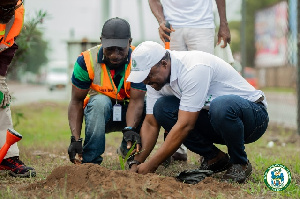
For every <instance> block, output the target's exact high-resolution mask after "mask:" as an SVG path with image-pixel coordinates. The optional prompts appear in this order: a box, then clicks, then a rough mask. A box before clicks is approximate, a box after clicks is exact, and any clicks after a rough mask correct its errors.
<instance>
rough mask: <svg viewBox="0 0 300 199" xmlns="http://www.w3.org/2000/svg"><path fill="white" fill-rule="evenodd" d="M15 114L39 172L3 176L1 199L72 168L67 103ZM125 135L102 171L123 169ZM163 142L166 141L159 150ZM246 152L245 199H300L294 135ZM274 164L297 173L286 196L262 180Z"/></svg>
mask: <svg viewBox="0 0 300 199" xmlns="http://www.w3.org/2000/svg"><path fill="white" fill-rule="evenodd" d="M12 112H13V118H14V121H15V122H17V123H18V124H17V125H16V126H15V129H16V130H17V131H18V132H19V133H21V134H22V135H23V139H22V140H21V141H20V142H19V143H18V144H19V148H20V150H21V155H20V156H21V159H22V160H23V161H24V162H25V163H26V164H27V165H31V166H34V167H35V169H36V170H37V177H36V178H32V179H17V178H12V177H10V176H7V175H6V174H3V173H2V174H1V175H0V182H1V183H0V198H25V197H22V195H19V194H18V189H19V188H21V187H23V186H24V185H26V184H27V185H28V184H31V183H34V182H39V181H40V180H44V179H46V177H47V176H48V175H49V174H50V173H51V171H52V170H53V169H54V168H56V167H58V166H62V165H68V164H70V162H69V160H68V158H67V148H68V146H69V140H70V131H69V126H68V119H67V104H64V103H53V102H43V103H35V104H30V105H28V106H20V107H13V108H12ZM121 136H122V134H121V133H119V132H113V133H109V134H107V136H106V151H105V154H104V161H103V164H102V166H104V167H106V168H109V169H112V170H119V169H120V164H119V159H118V157H117V156H116V154H115V151H116V148H117V147H118V146H119V144H120V142H121V139H122V137H121ZM162 140H163V139H162V136H161V138H160V139H159V142H158V145H157V147H159V145H160V144H161V142H162ZM270 142H273V143H274V146H273V147H269V146H268V144H269V143H270ZM157 147H156V148H157ZM219 148H220V149H222V150H223V151H226V148H225V147H224V146H219ZM246 151H247V154H248V158H249V160H250V161H251V163H252V165H253V167H254V169H253V173H252V175H251V177H250V178H249V180H248V181H247V183H245V184H241V185H238V184H236V185H234V186H237V187H239V188H240V192H241V194H240V195H241V198H243V196H245V195H246V194H251V195H252V196H253V197H254V198H300V156H299V154H300V138H299V136H298V135H297V134H296V131H295V130H288V129H283V128H280V127H269V128H268V130H267V132H266V134H265V135H264V136H263V137H262V138H261V139H260V140H258V141H257V142H255V143H253V144H248V145H246ZM198 160H199V156H198V155H196V154H194V153H192V152H189V153H188V162H187V163H172V164H171V165H170V166H169V167H168V168H166V169H165V168H163V167H159V169H158V171H157V174H160V175H163V176H174V175H176V174H177V173H178V172H180V171H182V170H185V169H193V168H197V167H199V161H198ZM275 163H280V164H284V165H285V166H286V167H287V168H289V170H290V171H291V174H292V182H291V184H290V185H289V187H288V188H287V189H286V190H284V191H281V192H274V191H271V190H269V189H268V188H267V187H266V185H265V183H264V180H263V177H264V172H265V170H266V169H267V168H268V167H269V166H271V165H272V164H275ZM215 177H216V178H218V177H220V176H218V175H216V176H215ZM219 195H220V197H219V198H226V196H224V195H222V193H219ZM57 196H59V198H65V196H66V195H65V193H63V192H61V193H57ZM54 198H55V197H54ZM208 198H209V196H208Z"/></svg>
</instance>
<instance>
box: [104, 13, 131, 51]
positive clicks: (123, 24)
mask: <svg viewBox="0 0 300 199" xmlns="http://www.w3.org/2000/svg"><path fill="white" fill-rule="evenodd" d="M130 38H131V32H130V25H129V23H128V22H127V21H126V20H124V19H121V18H118V17H116V18H112V19H109V20H107V21H106V22H105V23H104V25H103V28H102V33H101V43H102V46H103V48H107V47H111V46H118V47H122V48H125V47H126V46H127V45H128V41H129V39H130Z"/></svg>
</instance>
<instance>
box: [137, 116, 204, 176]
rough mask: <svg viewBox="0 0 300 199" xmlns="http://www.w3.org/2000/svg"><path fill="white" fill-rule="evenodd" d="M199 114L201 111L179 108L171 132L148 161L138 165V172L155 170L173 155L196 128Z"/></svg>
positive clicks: (143, 172) (144, 172)
mask: <svg viewBox="0 0 300 199" xmlns="http://www.w3.org/2000/svg"><path fill="white" fill-rule="evenodd" d="M198 115H199V112H187V111H182V110H179V113H178V120H177V122H176V124H175V125H174V126H173V128H172V129H171V131H170V132H169V134H168V136H167V138H166V140H165V142H164V143H163V144H162V146H161V147H160V148H159V149H158V151H157V152H156V153H155V154H154V155H153V157H151V159H150V160H149V161H148V162H146V163H144V164H141V165H139V166H138V173H141V174H146V173H149V172H155V170H156V169H157V167H158V166H159V165H160V164H161V163H162V162H163V161H165V160H166V159H167V158H168V157H169V156H171V155H172V154H173V153H174V152H175V151H176V150H177V149H178V147H179V146H180V145H181V144H182V142H183V140H184V139H185V138H186V136H187V135H188V133H189V132H190V131H191V130H192V129H193V128H194V126H195V122H196V120H197V118H198ZM148 139H149V138H148ZM143 144H144V143H143ZM143 148H144V145H143ZM142 153H143V152H142ZM142 153H141V154H142ZM141 160H142V159H141Z"/></svg>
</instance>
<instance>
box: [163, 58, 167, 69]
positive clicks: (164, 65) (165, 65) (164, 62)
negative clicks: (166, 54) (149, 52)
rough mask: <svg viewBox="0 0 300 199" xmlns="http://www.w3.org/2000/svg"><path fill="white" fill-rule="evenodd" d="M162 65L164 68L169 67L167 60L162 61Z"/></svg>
mask: <svg viewBox="0 0 300 199" xmlns="http://www.w3.org/2000/svg"><path fill="white" fill-rule="evenodd" d="M161 64H162V65H163V67H165V68H166V67H167V65H168V62H167V61H166V60H164V59H163V60H161Z"/></svg>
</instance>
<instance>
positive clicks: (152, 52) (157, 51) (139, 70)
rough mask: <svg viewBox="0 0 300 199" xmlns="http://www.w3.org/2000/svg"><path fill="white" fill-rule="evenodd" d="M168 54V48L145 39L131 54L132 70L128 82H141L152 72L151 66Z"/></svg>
mask: <svg viewBox="0 0 300 199" xmlns="http://www.w3.org/2000/svg"><path fill="white" fill-rule="evenodd" d="M165 54H166V49H165V48H164V47H163V46H162V45H160V44H159V43H156V42H153V41H145V42H143V43H141V44H139V45H138V46H137V47H136V48H135V50H134V51H133V53H132V54H131V72H130V75H129V77H128V78H127V81H128V82H134V83H140V82H142V81H144V80H145V79H146V78H147V76H148V75H149V73H150V70H151V68H152V67H153V66H154V65H155V64H157V63H158V62H159V61H160V60H161V59H162V58H163V57H164V56H165Z"/></svg>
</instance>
